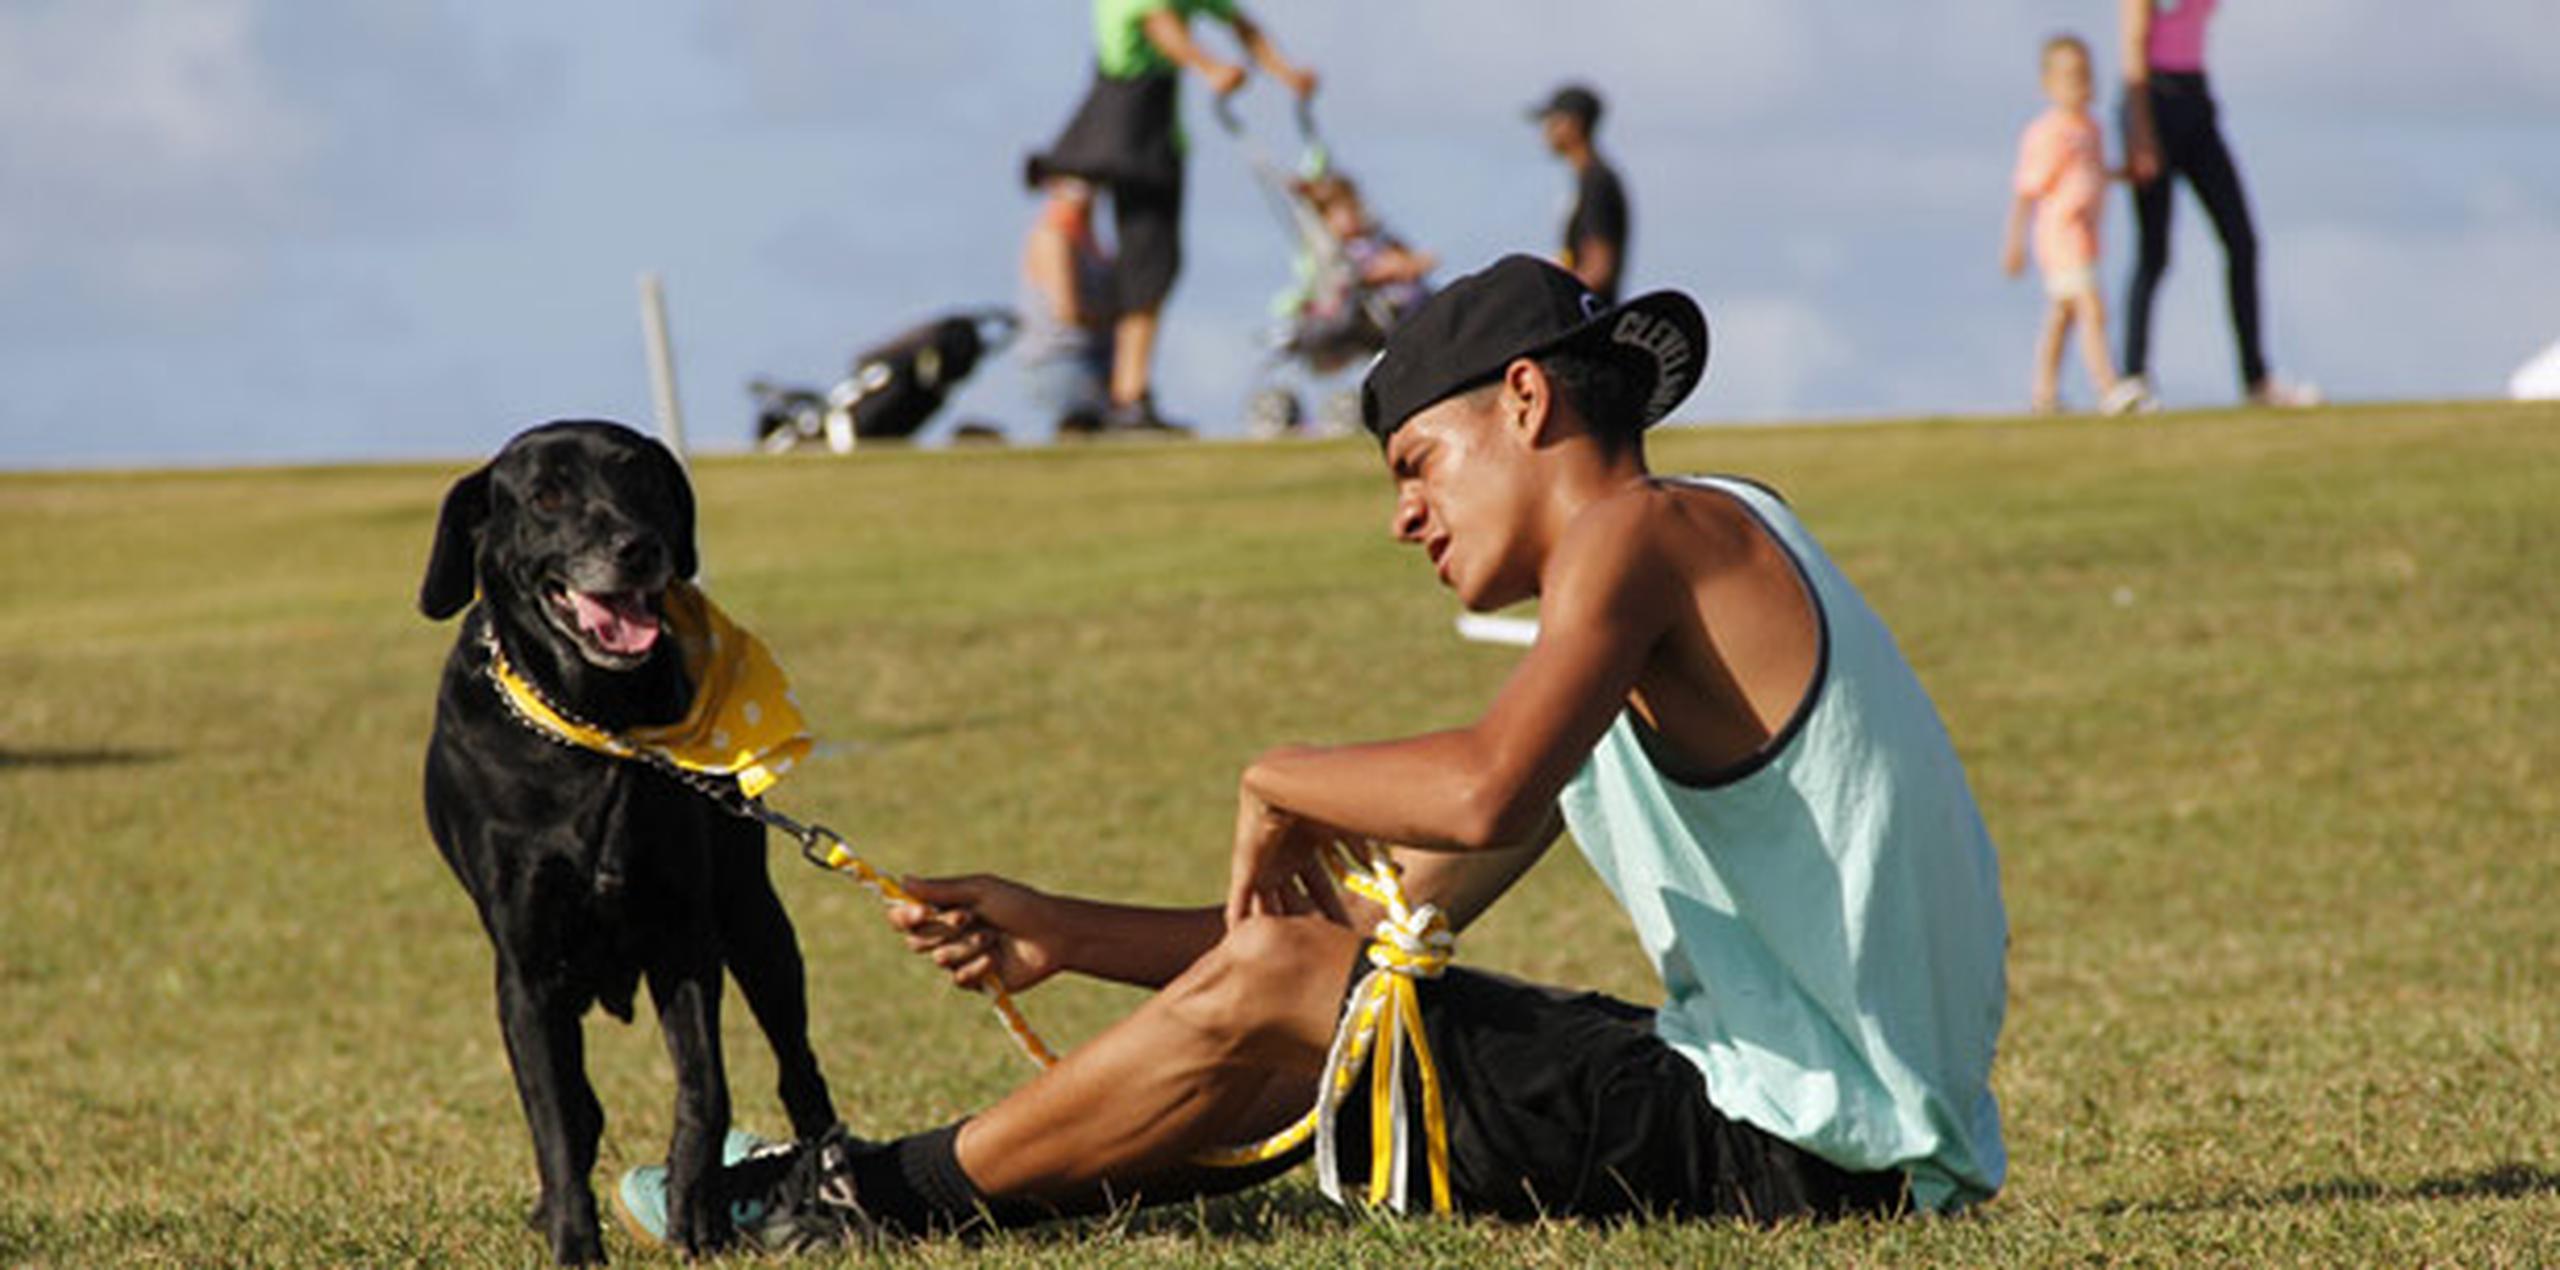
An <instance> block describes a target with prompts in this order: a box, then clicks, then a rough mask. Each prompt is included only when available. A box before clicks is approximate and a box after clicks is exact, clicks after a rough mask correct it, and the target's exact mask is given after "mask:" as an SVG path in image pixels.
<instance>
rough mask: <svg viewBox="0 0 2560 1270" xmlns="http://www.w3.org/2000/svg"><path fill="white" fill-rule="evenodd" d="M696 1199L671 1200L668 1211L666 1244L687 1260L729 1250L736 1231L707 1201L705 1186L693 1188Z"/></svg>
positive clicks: (719, 1208)
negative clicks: (678, 1201) (686, 1257)
mask: <svg viewBox="0 0 2560 1270" xmlns="http://www.w3.org/2000/svg"><path fill="white" fill-rule="evenodd" d="M694 1189H695V1191H696V1192H697V1196H696V1197H695V1198H694V1199H689V1200H687V1201H685V1202H683V1203H675V1202H673V1201H672V1197H670V1201H671V1202H670V1203H669V1205H668V1208H667V1243H668V1244H669V1245H670V1246H672V1247H673V1248H675V1249H676V1250H677V1251H678V1252H681V1253H683V1254H684V1255H686V1256H688V1257H698V1256H703V1255H705V1254H708V1253H714V1252H718V1251H720V1250H721V1249H723V1248H726V1247H728V1246H729V1243H730V1240H731V1238H732V1236H734V1235H736V1234H737V1228H736V1227H735V1226H733V1225H731V1224H730V1223H729V1220H728V1217H729V1215H728V1213H727V1212H725V1211H723V1210H722V1209H721V1207H720V1206H719V1205H717V1204H713V1203H708V1202H703V1201H707V1199H708V1195H707V1194H706V1193H707V1192H709V1191H710V1190H711V1189H712V1188H710V1187H708V1186H702V1187H696V1188H694Z"/></svg>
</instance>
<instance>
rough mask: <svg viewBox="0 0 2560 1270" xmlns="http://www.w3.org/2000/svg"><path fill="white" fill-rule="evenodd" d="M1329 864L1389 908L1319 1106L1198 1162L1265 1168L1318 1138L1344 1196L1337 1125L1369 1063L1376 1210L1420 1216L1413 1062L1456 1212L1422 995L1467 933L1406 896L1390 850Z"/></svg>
mask: <svg viewBox="0 0 2560 1270" xmlns="http://www.w3.org/2000/svg"><path fill="white" fill-rule="evenodd" d="M1324 863H1325V868H1326V869H1327V870H1329V871H1330V872H1331V873H1332V874H1333V879H1334V882H1335V884H1337V885H1339V886H1340V887H1342V889H1344V890H1346V891H1349V892H1351V893H1353V894H1355V895H1359V896H1361V897H1362V898H1365V899H1367V900H1369V901H1370V902H1372V903H1375V904H1377V905H1378V906H1379V907H1381V908H1384V909H1385V910H1386V911H1387V915H1386V916H1385V917H1383V918H1381V919H1379V921H1378V924H1377V926H1376V927H1374V928H1373V929H1372V930H1371V932H1370V936H1369V947H1368V950H1367V954H1366V955H1367V957H1368V960H1369V972H1368V973H1367V974H1365V975H1363V976H1361V978H1360V982H1358V983H1357V984H1354V985H1353V986H1352V989H1351V995H1350V997H1349V998H1347V999H1346V1000H1345V1001H1344V1002H1343V1005H1342V1021H1341V1023H1339V1024H1338V1025H1336V1026H1335V1028H1334V1032H1333V1044H1332V1046H1331V1048H1329V1049H1328V1050H1327V1051H1326V1054H1325V1062H1324V1075H1323V1077H1322V1078H1321V1080H1320V1082H1319V1083H1318V1085H1317V1088H1316V1105H1315V1107H1314V1108H1313V1109H1312V1110H1310V1111H1308V1112H1307V1114H1306V1116H1305V1117H1304V1118H1303V1119H1301V1120H1299V1121H1298V1123H1296V1124H1294V1125H1291V1126H1290V1127H1288V1128H1286V1129H1283V1130H1281V1131H1280V1132H1279V1133H1276V1134H1273V1135H1272V1136H1271V1137H1268V1138H1265V1139H1263V1140H1262V1141H1260V1142H1256V1143H1251V1144H1249V1145H1246V1146H1240V1147H1228V1148H1223V1149H1220V1150H1216V1151H1210V1152H1204V1153H1203V1154H1202V1155H1200V1156H1199V1157H1198V1158H1197V1161H1196V1162H1197V1163H1200V1164H1205V1165H1211V1166H1215V1167H1239V1166H1242V1165H1247V1164H1258V1163H1261V1162H1263V1161H1265V1160H1269V1159H1272V1158H1274V1157H1276V1156H1279V1155H1281V1154H1283V1153H1285V1152H1288V1151H1291V1150H1294V1149H1296V1147H1297V1146H1298V1144H1300V1143H1302V1142H1304V1141H1306V1140H1307V1138H1308V1136H1309V1135H1310V1134H1312V1135H1313V1136H1314V1138H1315V1140H1316V1181H1317V1184H1318V1185H1319V1186H1321V1187H1323V1188H1324V1193H1325V1197H1326V1198H1328V1199H1331V1200H1332V1201H1334V1202H1335V1203H1337V1204H1339V1203H1342V1202H1343V1198H1342V1169H1341V1159H1340V1147H1339V1143H1338V1140H1337V1137H1336V1133H1335V1120H1336V1117H1337V1116H1338V1115H1339V1113H1340V1112H1341V1109H1342V1104H1343V1103H1345V1102H1347V1101H1349V1100H1350V1097H1351V1093H1352V1091H1353V1089H1355V1088H1356V1087H1357V1086H1358V1083H1359V1076H1360V1067H1361V1065H1362V1064H1363V1063H1364V1062H1365V1063H1367V1064H1368V1067H1369V1190H1368V1201H1369V1203H1370V1204H1371V1205H1373V1206H1375V1205H1385V1206H1387V1207H1389V1208H1393V1209H1394V1210H1395V1211H1397V1212H1399V1213H1404V1212H1410V1211H1412V1195H1411V1194H1410V1190H1411V1187H1410V1181H1411V1178H1410V1170H1409V1169H1408V1168H1407V1167H1406V1162H1407V1161H1408V1160H1409V1159H1410V1158H1411V1156H1412V1150H1411V1148H1412V1139H1413V1136H1414V1132H1413V1131H1414V1124H1413V1121H1414V1108H1413V1107H1412V1105H1411V1100H1410V1099H1408V1098H1407V1097H1406V1095H1405V1079H1404V1069H1405V1064H1406V1063H1407V1061H1410V1062H1411V1063H1412V1064H1413V1068H1414V1072H1415V1074H1416V1077H1417V1081H1416V1083H1417V1084H1419V1085H1420V1086H1421V1101H1422V1107H1421V1112H1422V1116H1421V1119H1422V1125H1421V1130H1422V1134H1421V1136H1422V1147H1423V1156H1424V1162H1425V1165H1426V1166H1427V1167H1426V1172H1427V1175H1428V1177H1429V1179H1430V1185H1431V1210H1432V1211H1433V1212H1436V1213H1446V1212H1448V1211H1450V1208H1451V1201H1450V1196H1449V1122H1448V1115H1447V1111H1446V1102H1445V1100H1444V1099H1443V1098H1442V1096H1441V1089H1440V1066H1439V1063H1438V1062H1437V1061H1436V1060H1435V1059H1434V1058H1433V1057H1432V1054H1431V1038H1430V1035H1429V1033H1427V1032H1426V1031H1425V1030H1424V1028H1423V1024H1422V998H1421V994H1420V992H1419V991H1418V989H1417V988H1416V987H1415V984H1416V983H1417V982H1418V981H1420V980H1423V979H1437V978H1439V977H1440V972H1441V971H1443V970H1446V969H1448V967H1449V960H1450V958H1451V957H1452V956H1453V955H1454V954H1455V952H1456V949H1457V943H1458V940H1457V936H1456V935H1455V934H1454V933H1452V932H1451V930H1450V929H1449V919H1448V917H1447V915H1445V914H1443V913H1442V912H1441V911H1440V909H1439V908H1438V906H1436V905H1431V904H1420V905H1416V904H1413V903H1411V902H1409V901H1408V900H1407V899H1406V898H1405V893H1404V881H1403V876H1402V874H1401V872H1400V871H1399V870H1398V869H1397V868H1396V863H1395V860H1394V858H1393V857H1392V856H1390V855H1388V854H1387V850H1386V848H1385V847H1382V846H1378V845H1376V844H1372V845H1371V846H1370V847H1369V858H1368V860H1367V861H1366V862H1365V863H1362V862H1357V861H1353V860H1350V859H1348V858H1346V857H1345V856H1344V855H1343V854H1341V853H1340V852H1337V851H1329V852H1327V853H1326V855H1325V858H1324Z"/></svg>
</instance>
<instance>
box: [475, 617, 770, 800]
mask: <svg viewBox="0 0 2560 1270" xmlns="http://www.w3.org/2000/svg"><path fill="white" fill-rule="evenodd" d="M664 604H665V608H666V618H667V629H668V630H669V631H671V632H672V633H673V634H674V635H675V638H676V645H677V648H678V649H679V650H680V651H681V652H682V653H683V654H684V672H685V678H687V679H689V680H691V681H692V682H693V705H692V708H691V709H689V710H687V711H686V712H685V716H684V717H683V718H681V719H678V720H677V721H675V722H674V723H670V724H666V725H664V726H660V727H649V728H634V729H632V730H631V731H629V732H625V733H620V734H616V733H612V732H607V731H605V730H604V729H602V728H598V727H595V726H594V725H592V724H588V723H582V722H580V721H578V720H576V719H573V718H570V717H569V716H568V715H565V714H563V713H561V712H560V711H558V710H556V709H554V708H552V705H551V703H550V702H548V701H545V700H543V699H542V694H541V693H539V692H537V691H535V689H534V687H533V685H531V684H529V683H526V682H525V681H524V678H523V677H522V676H520V675H518V674H516V672H515V668H514V667H512V666H509V665H508V664H507V659H506V655H505V653H503V652H502V651H500V650H498V649H496V648H495V647H492V648H491V650H490V657H489V675H490V678H492V679H494V680H496V681H497V684H498V689H499V691H500V692H501V693H503V694H505V696H506V699H507V704H508V705H509V706H511V707H513V708H514V710H515V711H516V713H517V714H519V715H521V716H523V717H524V718H525V720H526V721H528V722H530V723H532V724H533V725H534V726H536V727H538V728H540V729H542V730H543V731H545V732H549V733H551V734H552V735H554V736H557V737H558V738H560V739H561V740H563V741H566V742H568V743H570V744H572V745H576V746H579V747H581V748H584V749H590V750H595V751H597V752H599V753H604V754H611V755H613V756H615V757H617V758H638V757H640V755H641V754H643V753H644V752H645V753H655V754H658V755H660V756H662V757H664V758H665V759H666V760H667V761H668V762H671V763H674V764H675V765H676V766H678V767H681V768H684V769H685V770H687V771H693V772H708V773H711V774H713V775H718V776H734V777H736V778H737V779H738V788H739V789H741V790H743V791H745V793H746V795H747V797H749V798H757V797H761V796H763V794H764V792H765V791H766V790H768V789H771V788H773V786H774V783H775V782H776V781H779V780H781V779H782V778H783V776H784V775H786V774H787V773H789V772H790V771H791V769H792V767H793V766H795V765H797V764H798V763H799V761H800V760H801V759H803V758H806V757H808V755H809V747H810V744H811V742H810V738H809V729H808V725H807V724H806V723H805V722H803V721H802V719H801V717H800V702H799V699H798V698H797V697H794V696H793V695H792V692H791V683H790V681H789V680H788V679H786V678H784V677H783V674H782V666H781V665H780V664H779V663H777V662H775V661H774V659H773V654H772V652H770V651H769V650H767V649H766V648H765V646H764V641H763V640H760V639H757V638H756V637H755V636H754V635H752V634H750V633H748V631H747V630H746V628H744V627H741V626H739V625H738V624H737V623H735V622H732V621H730V620H729V615H728V614H726V613H723V612H721V611H720V606H718V605H716V604H713V603H712V602H711V597H709V596H707V595H704V594H703V593H702V591H701V590H700V589H699V588H697V587H695V586H694V585H693V584H692V583H689V582H676V583H672V584H670V585H669V586H668V587H667V590H666V597H665V601H664Z"/></svg>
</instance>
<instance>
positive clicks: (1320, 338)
mask: <svg viewBox="0 0 2560 1270" xmlns="http://www.w3.org/2000/svg"><path fill="white" fill-rule="evenodd" d="M1289 194H1290V197H1291V199H1292V200H1293V201H1295V202H1296V203H1297V204H1298V205H1300V206H1301V207H1303V208H1304V209H1305V210H1306V213H1307V215H1306V216H1305V217H1304V218H1303V219H1302V220H1301V221H1300V224H1301V225H1302V226H1304V230H1303V232H1302V233H1301V235H1300V238H1301V242H1300V248H1301V250H1300V254H1299V259H1298V262H1297V273H1298V281H1297V285H1295V286H1294V287H1292V288H1290V289H1289V290H1288V291H1286V292H1284V293H1283V294H1282V295H1281V296H1280V298H1279V299H1278V301H1277V302H1276V303H1275V304H1274V306H1273V307H1274V308H1275V310H1277V312H1278V314H1279V317H1280V325H1279V328H1278V330H1277V331H1276V332H1275V333H1274V337H1273V340H1272V344H1273V346H1274V350H1275V353H1276V356H1275V358H1274V367H1273V371H1272V373H1271V374H1270V375H1267V376H1266V378H1269V379H1277V378H1278V377H1279V375H1278V372H1279V371H1280V370H1281V369H1282V368H1284V367H1286V366H1288V365H1290V364H1295V365H1296V366H1297V367H1299V368H1301V369H1303V370H1304V372H1305V373H1306V374H1307V376H1309V377H1310V378H1313V379H1321V378H1324V377H1328V376H1332V375H1335V374H1338V373H1340V372H1341V371H1343V370H1344V369H1346V368H1349V367H1353V366H1356V365H1358V364H1361V363H1363V362H1365V361H1367V360H1368V359H1369V358H1371V357H1374V356H1376V355H1377V353H1378V350H1380V349H1382V348H1385V347H1386V344H1387V332H1388V331H1391V330H1393V329H1395V325H1396V323H1398V322H1400V321H1402V320H1403V319H1404V316H1405V315H1406V314H1408V313H1411V312H1412V311H1413V310H1414V309H1416V308H1418V307H1420V305H1421V304H1422V302H1423V301H1424V300H1426V299H1429V298H1430V296H1431V285H1430V281H1429V279H1430V275H1431V270H1432V268H1433V267H1434V266H1435V265H1436V264H1437V263H1438V260H1437V258H1436V257H1434V256H1433V255H1432V254H1431V253H1430V252H1428V251H1424V250H1421V249H1419V248H1416V247H1414V246H1412V245H1410V244H1408V243H1406V242H1405V241H1404V240H1403V239H1401V238H1398V237H1397V236H1396V235H1395V234H1394V233H1393V232H1391V231H1389V230H1388V229H1387V228H1386V227H1385V226H1384V225H1383V224H1381V223H1379V221H1378V219H1377V218H1376V217H1375V216H1373V215H1371V214H1370V212H1369V207H1368V204H1367V202H1366V201H1364V200H1363V199H1362V198H1361V196H1360V186H1359V184H1358V183H1357V182H1355V181H1353V180H1352V179H1351V178H1350V177H1349V176H1346V175H1344V174H1343V173H1341V172H1338V171H1330V170H1327V171H1320V172H1318V173H1317V174H1316V175H1314V176H1309V177H1304V178H1301V179H1298V180H1295V181H1292V182H1291V183H1290V185H1289ZM1305 422H1306V420H1305V418H1304V413H1303V409H1302V407H1301V406H1300V404H1299V401H1298V397H1297V395H1296V394H1295V393H1294V392H1292V391H1290V390H1289V389H1288V388H1287V387H1285V386H1283V385H1281V384H1278V383H1273V384H1271V385H1270V386H1269V387H1266V388H1265V389H1264V390H1263V391H1262V392H1260V393H1258V394H1257V395H1256V397H1255V399H1254V403H1253V405H1252V408H1251V419H1250V424H1251V427H1252V430H1253V432H1254V434H1255V435H1257V436H1266V437H1268V436H1281V435H1286V434H1289V433H1292V432H1295V431H1298V430H1299V429H1300V428H1301V427H1302V426H1303V425H1304V423H1305ZM1315 422H1316V430H1317V431H1318V432H1320V433H1322V434H1324V435H1328V436H1331V435H1338V434H1341V433H1345V432H1349V431H1352V430H1354V429H1355V428H1356V427H1357V425H1358V423H1359V402H1358V398H1357V395H1356V394H1354V393H1352V392H1349V391H1347V390H1345V391H1340V392H1336V393H1334V394H1332V395H1331V396H1329V397H1328V398H1327V399H1326V401H1325V405H1324V410H1323V413H1322V415H1321V416H1320V417H1319V418H1318V419H1317V420H1316V421H1315Z"/></svg>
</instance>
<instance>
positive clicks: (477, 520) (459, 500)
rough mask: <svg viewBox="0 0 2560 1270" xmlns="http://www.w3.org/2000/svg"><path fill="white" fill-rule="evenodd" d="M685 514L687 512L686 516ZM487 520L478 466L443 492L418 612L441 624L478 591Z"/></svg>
mask: <svg viewBox="0 0 2560 1270" xmlns="http://www.w3.org/2000/svg"><path fill="white" fill-rule="evenodd" d="M688 515H689V513H688ZM488 519H489V469H488V467H487V465H485V464H484V465H482V466H481V467H480V468H479V469H478V470H476V471H474V472H472V473H471V475H469V476H466V477H463V478H462V479H461V480H458V481H455V482H454V483H453V488H452V489H450V490H447V491H445V496H444V511H443V512H442V513H441V514H439V515H438V516H437V517H436V545H435V550H434V551H433V552H432V553H431V554H429V555H428V556H427V579H426V581H424V582H421V583H419V584H418V611H419V612H421V613H424V614H426V615H427V616H429V617H431V618H434V619H436V620H437V621H439V622H441V621H443V620H444V619H446V618H448V617H451V616H453V615H454V614H456V613H459V612H461V611H462V608H463V606H464V605H466V604H469V603H471V597H472V596H473V595H475V594H477V593H478V592H479V590H480V575H479V568H478V566H477V564H476V562H475V560H474V557H475V556H477V555H478V554H479V548H480V526H481V524H482V522H485V521H486V520H488Z"/></svg>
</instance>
